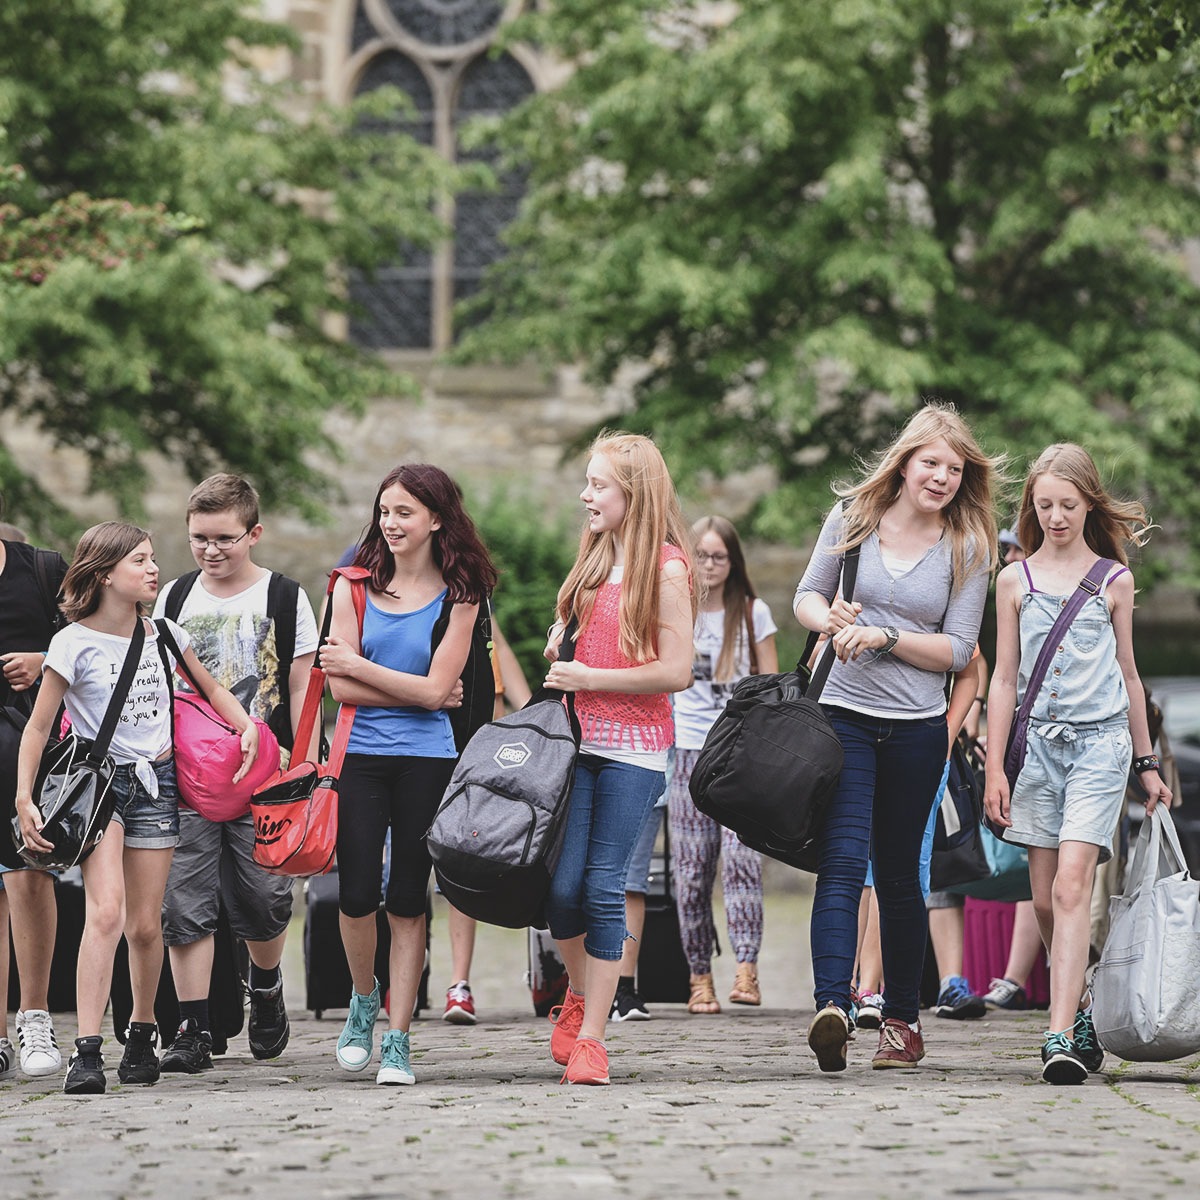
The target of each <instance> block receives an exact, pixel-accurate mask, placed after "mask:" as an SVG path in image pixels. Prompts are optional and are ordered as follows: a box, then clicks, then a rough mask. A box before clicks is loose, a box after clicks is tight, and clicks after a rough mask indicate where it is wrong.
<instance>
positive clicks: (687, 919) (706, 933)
mask: <svg viewBox="0 0 1200 1200" xmlns="http://www.w3.org/2000/svg"><path fill="white" fill-rule="evenodd" d="M699 756H700V751H699V750H679V749H676V751H675V770H674V774H673V775H672V776H671V789H670V792H669V793H668V796H667V807H668V813H669V816H670V822H671V826H670V828H671V868H672V871H673V873H674V876H675V901H676V905H677V907H678V909H679V933H680V937H681V938H682V941H683V953H684V955H685V956H686V958H687V961H688V969H689V970H690V971H691V973H692V974H693V975H708V974H711V972H712V954H713V947H714V946H715V945H716V941H717V929H716V925H715V924H714V922H713V912H712V896H713V883H714V882H715V880H716V876H717V855H718V854H719V855H720V856H721V864H722V870H721V884H722V887H723V889H724V893H725V919H726V921H727V922H728V923H729V941H730V943H731V944H732V946H733V948H734V952H735V953H736V954H737V961H738V962H750V963H752V962H757V961H758V951H759V948H760V947H761V946H762V929H763V889H762V858H761V857H760V856H759V854H758V852H757V851H755V850H750V849H748V848H747V847H746V846H743V845H742V843H741V842H739V841H738V840H737V835H736V834H734V833H731V832H730V831H729V830H728V829H723V828H722V827H721V826H720V825H718V824H717V823H716V821H714V820H713V819H712V818H711V817H706V816H705V815H704V814H703V813H702V812H700V811H698V810H697V808H696V806H695V805H694V804H693V803H692V797H691V794H690V793H689V792H688V780H689V779H691V777H692V770H693V769H694V768H695V766H696V759H697V758H699Z"/></svg>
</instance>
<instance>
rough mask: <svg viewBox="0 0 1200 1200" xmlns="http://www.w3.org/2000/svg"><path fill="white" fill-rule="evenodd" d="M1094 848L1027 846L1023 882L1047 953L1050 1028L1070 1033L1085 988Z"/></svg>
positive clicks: (1096, 854) (1084, 845)
mask: <svg viewBox="0 0 1200 1200" xmlns="http://www.w3.org/2000/svg"><path fill="white" fill-rule="evenodd" d="M1099 857H1100V848H1099V847H1098V846H1093V845H1090V844H1089V843H1087V842H1063V843H1062V844H1061V845H1060V846H1059V848H1058V849H1057V850H1049V849H1045V848H1042V847H1038V846H1031V847H1030V849H1029V880H1030V883H1031V884H1032V887H1033V904H1034V910H1035V912H1036V913H1037V922H1038V928H1039V929H1040V930H1041V934H1042V941H1043V943H1044V944H1045V946H1046V952H1047V954H1048V955H1049V956H1050V1030H1051V1032H1066V1033H1067V1034H1068V1036H1070V1035H1071V1033H1072V1030H1073V1029H1074V1027H1075V1014H1076V1012H1078V1010H1079V1002H1080V999H1081V998H1082V997H1083V995H1084V992H1085V991H1086V988H1085V986H1084V975H1085V972H1086V971H1087V964H1088V951H1089V948H1090V945H1091V902H1092V878H1093V876H1094V875H1095V872H1096V862H1097V860H1098V859H1099Z"/></svg>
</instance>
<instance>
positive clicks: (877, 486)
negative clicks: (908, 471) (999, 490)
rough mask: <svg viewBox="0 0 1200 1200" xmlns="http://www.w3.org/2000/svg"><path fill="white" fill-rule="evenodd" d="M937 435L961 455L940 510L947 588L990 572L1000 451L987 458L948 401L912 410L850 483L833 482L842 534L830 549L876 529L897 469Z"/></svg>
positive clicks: (900, 482)
mask: <svg viewBox="0 0 1200 1200" xmlns="http://www.w3.org/2000/svg"><path fill="white" fill-rule="evenodd" d="M938 438H944V439H945V440H946V443H947V445H948V446H949V447H950V449H951V450H953V451H954V453H955V454H957V455H958V456H959V457H960V458H961V459H962V460H963V472H962V480H961V481H960V483H959V485H958V491H957V492H955V494H954V497H953V499H952V500H951V501H950V503H949V504H947V505H946V507H945V508H944V509H943V510H942V519H943V520H944V522H945V525H946V530H947V532H948V533H949V535H950V550H951V559H950V561H951V578H952V590H953V591H958V589H959V588H961V587H962V585H963V584H964V583H965V582H966V580H967V577H968V576H969V575H970V574H971V573H973V572H974V571H976V570H979V569H980V568H981V567H984V568H986V569H987V570H988V571H989V572H990V571H992V570H993V569H994V568H995V567H996V565H997V564H998V563H999V561H1000V551H999V546H998V544H997V541H996V516H995V511H994V505H993V499H992V496H993V492H994V491H995V488H996V485H997V481H998V479H999V478H1000V473H1001V470H1002V468H1003V465H1004V461H1005V456H1004V455H997V456H996V457H994V458H989V457H988V455H987V454H985V453H984V452H983V450H982V449H981V447H980V445H979V443H978V442H977V441H976V440H975V435H974V434H973V433H972V432H971V430H970V428H969V427H968V426H967V423H966V421H964V420H963V419H962V417H961V416H959V414H958V410H957V409H956V408H955V407H954V405H952V404H942V403H938V402H931V403H928V404H926V405H925V406H924V407H923V408H920V409H918V410H917V412H915V413H914V414H913V415H912V416H911V417H910V418H909V420H908V423H907V424H906V425H905V426H904V428H903V429H902V430H901V431H900V434H899V436H898V437H896V439H895V440H894V441H893V442H892V443H891V445H889V446H887V447H885V448H884V449H883V450H881V451H880V452H879V454H878V455H877V456H876V457H875V459H874V461H873V462H872V463H870V464H868V466H867V472H868V473H867V474H866V476H865V478H863V479H862V480H860V481H859V482H858V483H855V484H846V483H836V484H834V488H833V490H834V491H835V492H836V493H837V494H838V495H839V496H841V497H842V499H843V501H844V502H845V509H844V514H845V521H844V531H845V536H844V538H843V541H842V544H841V545H839V546H837V547H835V550H836V552H837V553H844V552H845V551H846V550H849V549H850V548H851V547H852V546H858V545H861V544H862V543H863V542H865V541H866V540H867V538H868V537H870V536H871V534H872V533H874V532H875V531H876V530H877V529H878V528H879V522H880V521H881V520H882V519H883V514H884V513H885V512H887V510H888V509H889V508H890V507H891V506H892V504H894V503H895V501H896V498H897V497H898V496H899V495H900V490H901V488H902V487H903V486H904V477H903V476H902V475H901V472H902V471H903V470H904V468H905V466H906V464H907V463H908V460H909V459H910V458H911V457H912V456H913V455H914V454H915V453H916V452H917V451H918V450H920V449H921V447H922V446H927V445H929V443H930V442H935V441H937V439H938ZM981 551H982V552H983V558H982V559H981V558H980V552H981Z"/></svg>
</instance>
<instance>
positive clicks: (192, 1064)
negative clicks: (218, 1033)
mask: <svg viewBox="0 0 1200 1200" xmlns="http://www.w3.org/2000/svg"><path fill="white" fill-rule="evenodd" d="M212 1065H213V1060H212V1034H211V1033H209V1032H208V1030H207V1029H201V1028H200V1024H199V1022H198V1021H197V1020H196V1018H195V1017H187V1018H186V1019H185V1020H184V1021H183V1022H182V1023H181V1024H180V1026H179V1032H178V1033H177V1034H176V1035H175V1040H174V1041H173V1042H172V1043H171V1048H170V1049H169V1050H166V1051H164V1053H163V1056H162V1062H161V1063H160V1064H159V1070H161V1071H170V1072H172V1073H177V1074H180V1075H198V1074H199V1073H200V1072H201V1071H211V1070H212Z"/></svg>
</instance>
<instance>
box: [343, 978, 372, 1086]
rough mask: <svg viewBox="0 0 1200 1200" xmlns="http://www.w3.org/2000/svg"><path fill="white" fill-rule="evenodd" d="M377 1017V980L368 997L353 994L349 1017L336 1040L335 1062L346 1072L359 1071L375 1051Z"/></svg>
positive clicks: (356, 993)
mask: <svg viewBox="0 0 1200 1200" xmlns="http://www.w3.org/2000/svg"><path fill="white" fill-rule="evenodd" d="M378 1016H379V980H378V979H377V980H375V986H374V987H373V988H372V989H371V994H370V995H369V996H360V995H359V993H358V992H353V993H352V994H351V996H350V1015H349V1016H348V1017H347V1018H346V1027H345V1029H343V1030H342V1036H341V1037H340V1038H338V1044H337V1060H338V1062H339V1063H340V1064H341V1065H342V1066H343V1067H345V1068H346V1070H347V1071H361V1070H362V1069H363V1067H365V1066H366V1065H367V1063H369V1062H370V1061H371V1055H372V1054H373V1053H374V1051H375V1018H376V1017H378Z"/></svg>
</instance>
